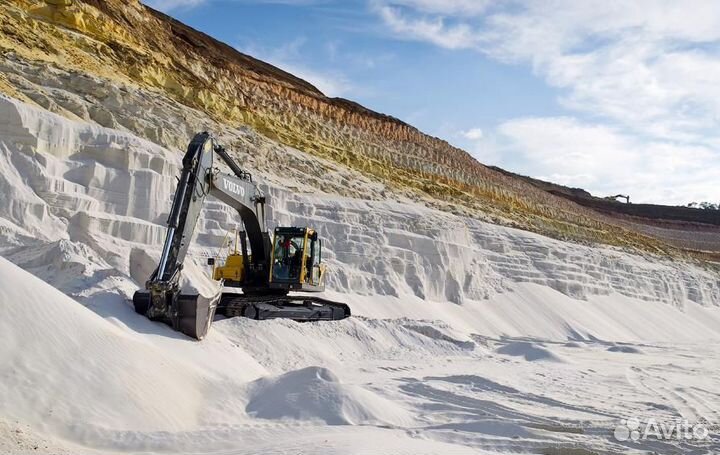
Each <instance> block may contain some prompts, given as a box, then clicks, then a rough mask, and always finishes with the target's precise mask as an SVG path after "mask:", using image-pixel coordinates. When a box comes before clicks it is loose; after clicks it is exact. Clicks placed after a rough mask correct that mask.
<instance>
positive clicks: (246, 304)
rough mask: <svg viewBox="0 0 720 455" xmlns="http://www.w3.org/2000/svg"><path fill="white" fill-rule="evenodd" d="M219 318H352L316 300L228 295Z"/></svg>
mask: <svg viewBox="0 0 720 455" xmlns="http://www.w3.org/2000/svg"><path fill="white" fill-rule="evenodd" d="M217 312H218V314H222V315H223V316H226V317H235V316H242V317H246V318H250V319H255V320H260V321H261V320H265V319H280V318H282V319H293V320H295V321H300V322H304V321H338V320H340V319H345V318H347V317H349V316H350V307H349V306H347V305H346V304H344V303H340V302H333V301H332V300H327V299H323V298H320V297H313V296H304V295H303V296H292V295H280V296H278V295H263V296H257V295H243V294H228V295H224V296H223V297H222V298H221V299H220V303H219V304H218V308H217Z"/></svg>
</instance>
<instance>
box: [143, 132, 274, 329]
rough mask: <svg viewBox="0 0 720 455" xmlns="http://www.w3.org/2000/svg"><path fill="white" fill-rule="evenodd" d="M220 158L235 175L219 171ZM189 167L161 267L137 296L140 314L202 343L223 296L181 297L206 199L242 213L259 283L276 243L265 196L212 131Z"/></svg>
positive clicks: (200, 137) (198, 140)
mask: <svg viewBox="0 0 720 455" xmlns="http://www.w3.org/2000/svg"><path fill="white" fill-rule="evenodd" d="M215 155H217V156H219V157H220V158H221V160H222V161H224V162H225V163H226V164H227V165H228V167H229V168H230V169H231V170H232V171H233V173H234V175H229V174H225V173H221V172H219V171H218V170H216V169H214V168H213V162H214V159H215ZM182 164H183V168H182V172H181V174H180V179H179V180H178V186H177V189H176V191H175V197H174V198H173V204H172V208H171V209H170V215H169V216H168V220H167V234H166V237H165V243H164V245H163V249H162V253H161V255H160V261H159V264H158V267H157V268H156V269H155V271H154V272H153V274H152V275H151V276H150V279H149V280H148V281H147V283H146V284H145V287H146V289H147V292H142V291H139V292H136V293H135V296H134V297H133V302H134V304H135V309H136V311H138V312H140V313H143V314H145V315H146V316H147V317H149V318H150V319H152V320H160V321H163V322H166V323H168V324H169V325H171V326H172V327H173V329H175V330H179V331H181V332H183V333H185V334H187V335H189V336H192V337H194V338H198V339H201V338H202V337H203V336H204V335H205V333H207V330H208V329H209V327H210V323H211V322H212V317H213V315H214V312H215V307H216V306H217V300H218V299H219V297H220V296H219V295H218V296H213V297H212V298H207V297H204V296H195V295H191V296H185V295H181V293H180V272H181V271H182V268H183V263H184V261H185V257H186V255H187V250H188V247H189V246H190V242H191V240H192V237H193V234H194V232H195V226H196V224H197V220H198V217H199V216H200V211H201V210H202V207H203V205H204V203H205V198H206V197H207V196H208V195H212V196H214V197H216V198H217V199H219V200H220V201H222V202H224V203H225V204H227V205H229V206H231V207H233V208H234V209H236V210H237V211H238V214H239V215H240V217H241V219H242V220H243V223H244V224H245V230H246V232H247V235H248V239H249V242H250V248H251V249H252V252H253V254H252V256H251V257H252V263H251V264H250V267H249V270H250V271H251V273H252V275H251V276H253V277H255V279H256V280H257V281H258V282H262V280H263V278H264V276H265V274H267V254H268V252H269V251H270V239H269V236H268V234H267V232H266V227H265V197H264V196H263V195H262V193H261V192H260V190H259V189H258V188H257V186H256V185H255V184H254V183H253V182H252V177H251V176H250V174H248V173H247V172H244V171H243V170H242V169H240V167H239V166H238V165H237V164H236V163H235V162H234V161H233V160H232V159H231V158H230V156H229V155H228V154H227V152H226V151H225V149H223V148H222V147H221V146H219V145H217V144H216V143H215V141H214V140H213V138H212V136H211V135H210V134H208V133H200V134H197V135H196V136H195V137H194V138H193V140H192V141H191V142H190V144H189V145H188V149H187V152H186V153H185V156H184V157H183V161H182Z"/></svg>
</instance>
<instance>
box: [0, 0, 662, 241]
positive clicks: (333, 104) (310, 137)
mask: <svg viewBox="0 0 720 455" xmlns="http://www.w3.org/2000/svg"><path fill="white" fill-rule="evenodd" d="M0 52H2V58H1V59H0V69H2V73H1V74H0V91H2V92H4V93H6V94H8V95H10V96H13V97H15V98H18V99H21V100H23V101H29V102H33V103H36V104H39V105H41V106H42V107H44V108H46V109H48V110H51V111H54V112H57V113H60V114H62V115H65V116H68V117H71V118H73V117H79V118H81V119H83V120H91V121H94V122H95V123H98V124H100V125H102V126H106V127H112V128H120V129H127V130H129V131H131V132H133V133H134V134H137V135H139V136H141V137H144V138H147V139H149V140H151V141H153V142H156V143H159V144H161V145H164V146H168V147H171V148H174V149H177V148H181V147H183V145H184V144H185V143H186V142H187V140H188V138H189V137H190V136H191V135H192V133H193V132H194V131H198V130H199V129H204V128H209V129H212V130H213V131H219V132H220V133H222V132H224V131H228V130H232V129H237V128H238V127H250V128H252V129H253V130H254V131H255V132H258V133H260V135H262V136H264V137H266V138H269V139H270V140H272V141H277V142H279V143H281V144H284V145H288V146H291V147H294V148H296V149H299V150H301V151H303V152H306V153H309V154H311V155H314V156H316V157H317V158H321V159H322V160H326V161H322V160H321V161H320V162H326V163H332V164H328V165H329V166H336V165H337V166H341V167H342V168H344V169H348V170H351V171H353V172H359V174H361V175H362V176H363V178H364V179H367V180H368V181H369V182H372V183H371V185H375V186H378V185H380V186H383V187H384V188H385V189H384V190H383V191H381V192H379V193H377V194H372V195H371V196H376V197H378V198H383V197H387V196H388V193H390V194H393V195H394V197H396V196H398V195H400V196H404V197H409V198H411V199H413V200H419V201H422V202H423V203H425V204H427V205H429V206H432V207H435V208H441V209H443V210H446V211H451V212H454V213H456V214H461V215H466V216H471V217H474V218H480V219H485V220H490V221H493V222H499V223H504V224H510V225H513V226H517V227H521V228H523V229H528V230H532V231H536V232H540V233H543V234H546V235H551V236H553V237H557V238H563V239H572V240H576V241H589V242H601V243H606V244H613V245H622V246H630V247H634V248H641V249H644V250H650V251H654V252H664V253H667V252H676V251H674V250H675V247H671V246H669V245H668V244H667V243H666V242H664V241H663V240H662V239H659V238H656V237H654V236H652V233H648V232H644V233H643V232H641V231H640V230H637V229H634V228H633V226H632V225H631V224H627V223H623V222H619V221H618V220H615V219H614V218H613V217H612V216H607V215H604V214H601V213H599V212H597V211H595V210H592V209H589V208H586V207H582V206H581V205H579V204H576V203H574V202H572V201H569V200H567V199H565V198H562V197H558V196H555V195H553V194H550V193H548V192H546V191H543V190H542V189H540V188H537V187H536V186H534V185H531V184H529V183H527V182H525V181H523V180H522V179H518V178H515V177H513V176H508V175H504V174H502V173H500V172H497V171H495V170H493V169H489V168H487V167H485V166H483V165H482V164H480V163H478V162H477V161H475V160H474V159H473V158H472V157H471V156H470V155H468V154H467V153H466V152H464V151H462V150H460V149H457V148H455V147H452V146H450V145H449V144H448V143H447V142H445V141H442V140H439V139H437V138H434V137H430V136H428V135H425V134H423V133H421V132H420V131H418V130H417V129H415V128H413V127H411V126H409V125H407V124H405V123H403V122H401V121H399V120H397V119H395V118H392V117H389V116H385V115H382V114H378V113H375V112H372V111H370V110H368V109H365V108H363V107H362V106H360V105H358V104H356V103H353V102H351V101H348V100H344V99H338V98H328V97H326V96H324V95H323V94H322V93H321V92H320V91H318V90H317V89H316V88H315V87H313V86H312V85H310V84H309V83H307V82H305V81H303V80H301V79H299V78H296V77H294V76H293V75H291V74H288V73H286V72H284V71H282V70H280V69H278V68H275V67H273V66H271V65H268V64H266V63H264V62H261V61H259V60H256V59H254V58H252V57H249V56H247V55H244V54H241V53H239V52H237V51H236V50H235V49H233V48H231V47H229V46H227V45H225V44H223V43H220V42H218V41H216V40H214V39H212V38H210V37H209V36H207V35H205V34H203V33H200V32H198V31H196V30H193V29H191V28H189V27H187V26H185V25H183V24H181V23H179V22H177V21H175V20H174V19H172V18H170V17H168V16H166V15H164V14H161V13H159V12H157V11H154V10H152V9H151V8H148V7H146V6H144V5H142V4H141V3H139V2H138V1H135V0H131V1H120V0H102V1H101V0H83V1H79V0H76V1H72V2H71V1H67V0H55V1H52V2H43V1H36V0H14V1H12V2H10V3H9V4H7V6H5V7H3V8H2V10H0ZM160 112H163V115H159V113H160ZM167 112H171V113H173V114H172V115H167V114H166V113H167ZM242 145H243V147H244V149H246V150H249V151H250V152H252V151H254V150H255V148H256V147H259V145H258V144H257V143H246V142H245V143H242ZM249 155H250V156H251V155H252V153H250V154H249ZM246 158H247V157H246ZM296 161H302V160H296ZM249 164H250V165H252V164H254V163H252V162H250V163H249ZM268 166H271V167H272V166H273V165H272V164H271V163H270V164H268ZM275 166H276V168H279V167H280V166H281V165H280V164H276V165H275ZM275 170H277V169H275ZM317 171H318V169H305V172H306V174H307V176H308V178H307V179H306V180H308V181H310V182H311V186H314V187H315V188H316V189H319V190H321V191H325V192H330V193H333V192H339V193H340V194H344V195H352V194H348V191H347V189H345V188H343V187H340V188H337V187H334V186H333V185H332V184H331V183H328V184H327V185H325V182H323V180H322V172H317Z"/></svg>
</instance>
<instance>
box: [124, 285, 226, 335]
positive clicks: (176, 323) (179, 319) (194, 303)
mask: <svg viewBox="0 0 720 455" xmlns="http://www.w3.org/2000/svg"><path fill="white" fill-rule="evenodd" d="M219 300H220V294H217V295H216V296H213V297H206V296H203V295H198V294H178V295H177V296H176V300H175V305H174V306H175V307H176V309H173V308H172V305H171V306H170V307H169V308H168V311H167V312H166V313H165V314H163V315H160V316H150V315H148V309H149V308H150V301H151V300H150V293H149V292H141V291H138V292H136V293H135V295H133V305H134V306H135V312H136V313H139V314H142V315H144V316H148V317H149V318H150V319H152V320H154V321H160V322H164V323H165V324H167V325H169V326H170V327H172V328H173V330H178V331H180V332H182V333H184V334H185V335H187V336H189V337H191V338H195V339H196V340H202V339H203V338H205V335H207V333H208V330H210V325H211V324H212V321H213V318H214V317H215V310H216V308H217V305H218V301H219Z"/></svg>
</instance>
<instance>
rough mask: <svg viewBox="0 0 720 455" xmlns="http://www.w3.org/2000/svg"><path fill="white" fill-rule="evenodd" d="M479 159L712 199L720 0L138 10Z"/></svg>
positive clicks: (718, 169) (233, 3)
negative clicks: (160, 14) (170, 19)
mask: <svg viewBox="0 0 720 455" xmlns="http://www.w3.org/2000/svg"><path fill="white" fill-rule="evenodd" d="M144 1H145V3H147V4H149V5H150V6H153V7H155V8H157V9H160V10H162V11H164V12H166V13H168V14H170V15H172V16H174V17H176V18H177V19H179V20H181V21H182V22H185V23H186V24H188V25H190V26H192V27H194V28H197V29H199V30H202V31H204V32H205V33H207V34H209V35H212V36H214V37H215V38H217V39H219V40H221V41H224V42H226V43H227V44H229V45H231V46H234V47H235V48H236V49H238V50H239V51H241V52H243V53H246V54H249V55H252V56H254V57H256V58H259V59H261V60H264V61H266V62H268V63H271V64H273V65H276V66H278V67H280V68H282V69H284V70H286V71H289V72H291V73H293V74H295V75H296V76H299V77H301V78H303V79H305V80H307V81H309V82H310V83H312V84H314V85H315V86H316V87H317V88H319V89H320V90H321V91H322V92H323V93H325V94H326V95H328V96H338V97H343V98H348V99H351V100H354V101H357V102H359V103H361V104H363V105H364V106H366V107H368V108H370V109H373V110H375V111H378V112H382V113H385V114H390V115H393V116H395V117H397V118H399V119H401V120H403V121H405V122H407V123H409V124H411V125H413V126H416V127H417V128H419V129H420V130H422V131H423V132H425V133H428V134H431V135H433V136H437V137H440V138H442V139H444V140H447V141H448V142H450V143H451V144H453V145H455V146H458V147H460V148H463V149H464V150H466V151H468V152H469V153H470V154H472V155H473V156H474V157H475V158H477V160H478V161H480V162H482V163H484V164H487V165H496V166H500V167H502V168H505V169H507V170H510V171H513V172H517V173H520V174H523V175H529V176H532V177H536V178H540V179H544V180H549V181H553V182H557V183H560V184H564V185H569V186H574V187H581V188H585V189H587V190H589V191H590V192H591V193H593V194H594V195H596V196H607V195H614V194H619V193H622V194H629V195H630V197H631V200H632V201H634V202H650V203H665V204H672V205H684V204H687V203H689V202H693V201H698V202H700V201H709V202H720V128H719V127H720V2H719V1H717V0H708V1H701V0H689V1H683V2H679V1H675V0H672V1H662V0H654V1H649V0H634V1H615V0H604V1H595V0H542V1H540V0H525V1H516V0H496V1H490V0H144Z"/></svg>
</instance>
